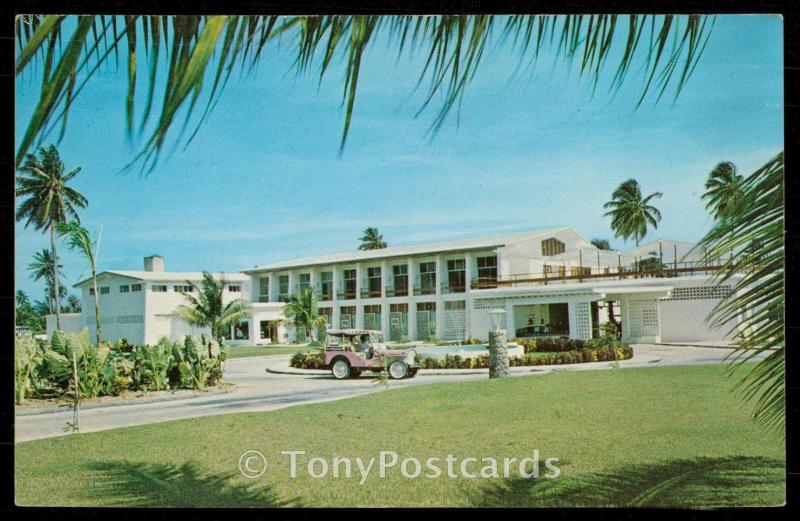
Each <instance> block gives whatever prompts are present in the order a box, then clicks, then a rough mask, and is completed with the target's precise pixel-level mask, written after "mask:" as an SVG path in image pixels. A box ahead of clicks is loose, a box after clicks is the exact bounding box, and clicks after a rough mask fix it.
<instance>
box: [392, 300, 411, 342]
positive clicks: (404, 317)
mask: <svg viewBox="0 0 800 521" xmlns="http://www.w3.org/2000/svg"><path fill="white" fill-rule="evenodd" d="M404 336H406V337H407V336H408V304H389V339H390V340H392V341H398V340H402V338H403V337H404Z"/></svg>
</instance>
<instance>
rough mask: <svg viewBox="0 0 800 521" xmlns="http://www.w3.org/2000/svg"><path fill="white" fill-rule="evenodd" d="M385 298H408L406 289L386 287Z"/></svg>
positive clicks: (402, 287)
mask: <svg viewBox="0 0 800 521" xmlns="http://www.w3.org/2000/svg"><path fill="white" fill-rule="evenodd" d="M386 296H387V297H407V296H408V287H404V286H397V287H395V286H388V287H387V288H386Z"/></svg>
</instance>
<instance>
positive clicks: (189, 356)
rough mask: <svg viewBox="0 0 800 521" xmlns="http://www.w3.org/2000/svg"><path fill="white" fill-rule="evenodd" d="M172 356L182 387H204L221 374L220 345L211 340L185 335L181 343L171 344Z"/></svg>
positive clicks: (213, 381)
mask: <svg viewBox="0 0 800 521" xmlns="http://www.w3.org/2000/svg"><path fill="white" fill-rule="evenodd" d="M172 356H173V357H174V359H175V362H176V364H177V372H178V375H179V377H180V382H181V385H182V386H183V387H189V388H190V389H205V387H206V386H207V385H209V384H212V383H215V381H216V379H217V377H218V376H221V364H222V361H221V360H220V347H219V344H217V343H216V342H214V341H213V340H212V341H208V340H206V339H205V338H203V339H201V340H198V339H197V338H195V337H191V336H187V337H186V338H185V339H184V342H183V344H180V343H177V342H176V343H174V344H173V350H172Z"/></svg>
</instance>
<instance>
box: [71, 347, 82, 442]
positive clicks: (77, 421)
mask: <svg viewBox="0 0 800 521" xmlns="http://www.w3.org/2000/svg"><path fill="white" fill-rule="evenodd" d="M72 381H73V382H74V385H75V388H74V389H73V391H74V392H75V396H74V400H75V401H74V402H73V403H72V432H80V430H81V391H80V389H79V388H78V359H77V357H76V356H75V348H74V347H73V349H72Z"/></svg>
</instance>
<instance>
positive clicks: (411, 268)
mask: <svg viewBox="0 0 800 521" xmlns="http://www.w3.org/2000/svg"><path fill="white" fill-rule="evenodd" d="M406 263H407V266H408V268H407V270H408V296H409V297H413V296H414V284H415V283H416V278H415V276H414V259H408V260H407V261H406ZM408 333H409V334H411V331H409V332H408Z"/></svg>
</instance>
